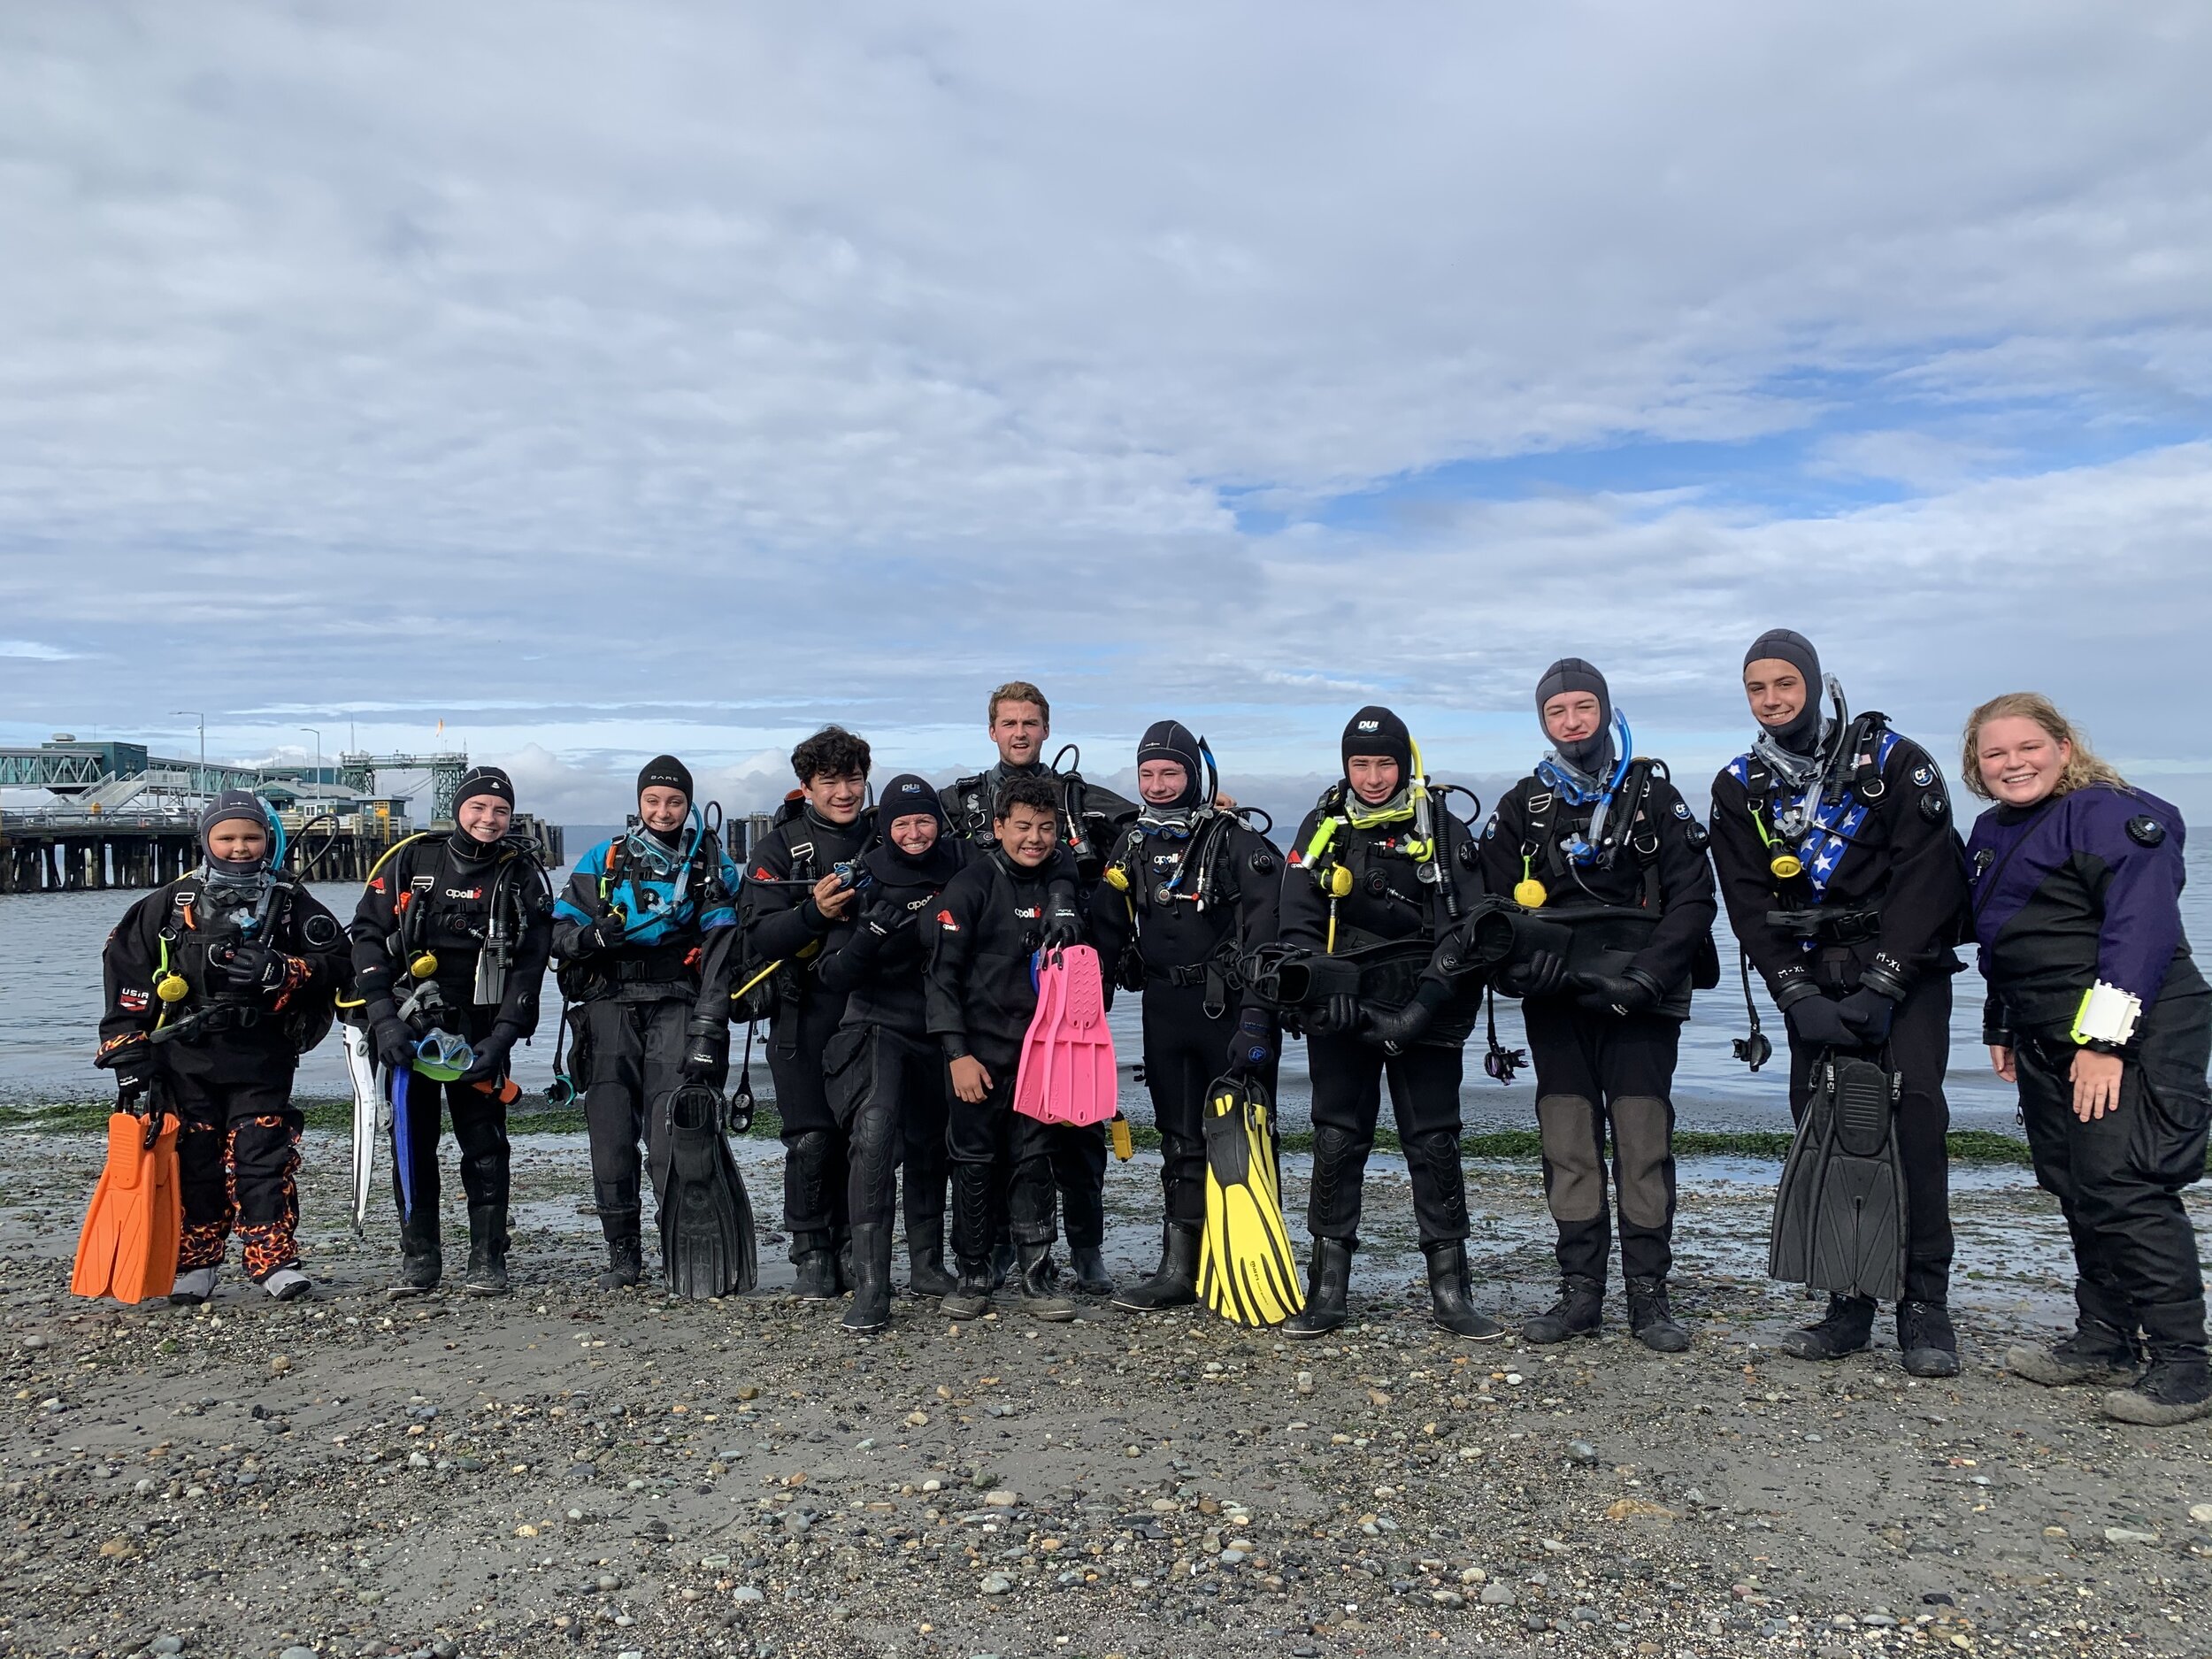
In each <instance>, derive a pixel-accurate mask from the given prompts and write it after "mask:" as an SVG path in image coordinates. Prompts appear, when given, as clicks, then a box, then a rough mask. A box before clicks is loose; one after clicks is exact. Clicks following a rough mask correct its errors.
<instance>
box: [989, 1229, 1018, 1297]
mask: <svg viewBox="0 0 2212 1659" xmlns="http://www.w3.org/2000/svg"><path fill="white" fill-rule="evenodd" d="M1013 1276H1014V1238H1013V1235H1012V1234H1011V1233H1000V1234H999V1235H998V1237H997V1238H996V1239H995V1240H993V1241H992V1244H991V1288H992V1289H993V1290H1003V1289H1005V1288H1006V1281H1007V1280H1008V1279H1011V1278H1012V1277H1013Z"/></svg>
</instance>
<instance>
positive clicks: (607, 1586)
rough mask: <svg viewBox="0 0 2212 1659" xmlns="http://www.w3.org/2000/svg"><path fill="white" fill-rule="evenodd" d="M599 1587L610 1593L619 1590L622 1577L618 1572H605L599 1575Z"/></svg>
mask: <svg viewBox="0 0 2212 1659" xmlns="http://www.w3.org/2000/svg"><path fill="white" fill-rule="evenodd" d="M599 1587H600V1588H601V1589H602V1590H603V1591H606V1592H608V1593H609V1594H612V1593H613V1592H614V1591H617V1590H619V1589H620V1588H621V1587H622V1579H621V1578H620V1576H619V1575H618V1574H615V1573H611V1572H603V1573H601V1574H600V1575H599Z"/></svg>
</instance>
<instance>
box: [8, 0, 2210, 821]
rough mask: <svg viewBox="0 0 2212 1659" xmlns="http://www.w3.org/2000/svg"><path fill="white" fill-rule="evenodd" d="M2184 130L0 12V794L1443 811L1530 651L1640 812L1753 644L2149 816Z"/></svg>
mask: <svg viewBox="0 0 2212 1659" xmlns="http://www.w3.org/2000/svg"><path fill="white" fill-rule="evenodd" d="M2208 82H2212V11H2208V9H2207V8H2206V7H2205V6H2203V5H2202V4H2200V0H2194V3H2192V0H2182V3H2178V4H2150V3H2146V4H2139V5H2133V6H2130V7H2126V8H2120V9H2114V8H2108V7H2101V6H2091V5H2086V4H2076V5H2066V6H2061V5H2048V4H2033V3H2032V0H2004V4H1964V3H1962V4H1952V5H1945V6H1940V7H1930V6H1924V5H1901V4H1900V5H1881V4H1871V5H1863V6H1853V7H1847V8H1839V7H1814V6H1750V5H1744V4H1735V5H1717V4H1695V3H1694V0H1685V4H1675V5H1670V6H1664V7H1654V6H1645V5H1628V4H1619V5H1576V4H1558V5H1548V6H1543V7H1538V8H1522V9H1510V8H1503V7H1481V8H1476V7H1469V6H1463V5H1435V6H1422V5H1411V4H1409V5H1403V6H1394V7H1391V8H1388V9H1387V10H1386V12H1378V11H1375V10H1373V9H1371V8H1344V7H1323V6H1318V5H1313V6H1306V5H1297V4H1289V5H1286V4H1280V3H1279V0H1271V3H1270V4H1253V5H1234V4H1196V5H1187V6H1174V7H1168V6H1153V7H1128V6H1113V7H1091V8H1085V7H1080V6H1036V5H1029V4H1021V5H1016V4H1004V5H995V4H979V3H978V0H962V4H958V5H949V4H948V5H941V6H937V7H933V8H926V7H910V8H902V7H898V6H879V7H871V8H865V9H861V10H845V9H840V8H821V7H777V8H768V7H753V8H744V9H739V8H732V7H726V6H713V5H704V4H701V5H687V4H649V3H634V4H621V5H615V4H598V5H590V6H582V5H564V4H549V3H547V0H533V4H529V5H527V6H525V5H522V4H509V5H475V6H454V5H451V4H384V5H380V6H376V7H373V8H366V7H353V6H344V5H339V4H292V5H276V4H268V5H261V4H256V5H247V4H235V5H228V6H226V5H220V4H199V5H189V6H183V5H171V4H153V3H151V0H148V3H147V4H138V5H128V4H91V3H89V0H87V3H82V4H71V5H67V6H19V7H11V8H8V9H6V11H5V12H0V225H4V226H5V227H7V246H8V253H7V256H6V257H5V258H4V259H0V552H4V558H5V565H4V568H5V571H6V574H7V579H8V580H7V595H6V609H5V612H4V619H0V741H37V740H38V739H40V738H42V737H44V736H46V735H47V734H49V733H50V732H52V731H54V730H56V729H68V730H72V731H74V732H76V733H79V734H80V735H91V734H92V733H93V731H94V730H97V731H99V732H100V733H103V734H105V735H110V736H139V737H151V738H152V739H154V741H156V743H157V746H158V747H163V748H166V749H169V750H170V751H171V752H176V753H188V752H190V750H191V748H192V746H193V745H194V744H195V743H196V741H197V740H196V735H195V734H194V733H193V731H192V729H191V727H192V722H191V721H190V720H189V719H187V718H178V717H176V716H174V715H173V714H171V713H170V712H169V711H170V710H174V709H177V708H180V707H189V708H193V709H196V710H205V711H206V713H207V721H208V745H209V749H210V752H211V754H216V755H221V756H225V757H271V756H275V755H279V754H283V753H288V754H289V755H291V756H292V757H299V756H301V755H302V754H303V753H305V752H307V751H311V749H313V747H314V745H315V742H316V740H315V739H314V738H313V737H311V736H308V735H306V734H304V733H303V732H302V731H301V730H300V728H302V727H303V726H318V727H319V728H321V731H322V734H323V736H322V742H323V744H324V746H325V748H326V750H333V751H334V750H335V749H337V748H338V747H339V746H340V745H341V744H342V742H343V741H346V736H347V733H349V732H352V733H356V734H357V737H358V740H359V741H361V742H362V743H363V744H364V746H370V745H373V746H375V747H378V748H396V747H407V748H422V747H426V746H428V745H430V744H432V743H433V741H434V733H435V731H436V726H437V722H439V721H440V720H442V721H443V722H444V729H445V735H446V737H447V738H448V739H449V740H455V741H458V742H460V743H463V744H465V746H466V747H467V748H468V749H470V751H471V752H472V754H473V755H475V756H477V757H480V758H501V759H509V760H511V761H513V762H515V763H516V764H517V765H518V770H519V771H520V772H521V773H522V775H523V776H524V778H525V780H526V787H528V788H530V789H532V790H533V791H534V792H535V797H536V800H537V802H538V803H540V804H545V805H549V806H550V807H551V809H552V810H553V811H554V812H555V813H556V815H558V816H565V817H566V818H570V819H571V820H572V821H605V820H606V819H607V818H611V817H612V816H614V815H615V814H616V813H618V811H619V810H620V808H621V802H622V797H623V795H624V794H625V793H626V780H627V777H628V775H629V773H630V772H631V771H632V770H633V769H634V766H635V764H636V762H637V761H638V760H639V759H640V758H641V757H643V756H644V755H646V754H649V753H650V752H652V751H654V750H656V749H662V748H673V749H677V750H678V751H679V752H680V753H683V754H685V755H687V757H691V758H692V759H693V760H694V761H695V763H697V764H699V766H700V768H701V770H702V772H705V773H707V774H708V775H710V777H711V778H712V779H713V780H715V783H716V787H718V789H720V790H721V791H722V792H724V793H725V794H726V795H727V796H728V797H729V798H731V799H732V801H733V803H740V802H741V801H742V800H743V799H744V798H745V797H747V796H748V795H751V796H754V797H757V796H758V795H761V794H762V793H764V792H765V791H766V790H767V789H768V788H769V787H770V785H769V781H768V780H769V779H770V778H771V777H772V768H773V765H774V763H775V757H776V756H777V754H778V752H779V751H780V750H783V749H787V748H788V746H789V745H790V743H791V742H792V741H795V739H796V738H797V737H798V736H800V735H803V733H805V732H807V731H809V730H810V729H812V728H813V727H814V726H817V725H818V724H819V723H821V722H822V721H824V720H827V719H832V718H836V719H841V720H844V721H846V722H848V723H849V724H852V725H854V726H857V727H858V728H860V729H861V730H863V731H864V732H865V733H867V734H869V735H870V736H871V737H872V739H874V740H875V741H876V743H877V747H878V753H879V762H880V763H886V764H891V765H914V766H918V767H919V768H921V769H924V770H927V771H931V772H937V773H940V774H947V773H949V772H952V771H954V770H956V769H961V768H963V767H964V766H966V765H969V764H973V763H975V762H977V761H979V760H980V759H981V758H983V757H984V755H985V753H986V750H985V747H984V744H983V741H982V737H981V730H980V727H981V718H982V699H983V695H984V693H985V692H986V690H987V688H988V687H989V686H990V685H992V684H993V683H994V682H995V681H996V680H1000V679H1002V678H1006V677H1009V676H1011V675H1014V674H1022V675H1025V676H1027V677H1031V678H1034V679H1037V680H1041V681H1042V682H1043V683H1044V684H1045V686H1046V687H1047V689H1048V691H1049V692H1050V693H1051V694H1052V695H1053V696H1054V701H1055V704H1056V710H1055V712H1056V734H1057V735H1061V736H1065V737H1070V738H1073V739H1076V740H1079V741H1080V742H1081V743H1082V745H1083V749H1084V754H1085V757H1086V764H1087V768H1088V769H1090V770H1092V771H1094V772H1112V771H1114V770H1116V769H1118V768H1119V767H1121V766H1122V765H1125V764H1126V762H1127V759H1128V751H1129V749H1130V747H1131V745H1132V742H1133V737H1134V734H1135V733H1136V732H1137V731H1139V730H1140V729H1141V727H1142V726H1144V724H1145V723H1146V722H1147V721H1148V720H1150V719H1151V718H1156V716H1158V715H1161V714H1164V713H1172V714H1177V715H1179V716H1181V717H1182V718H1186V719H1187V720H1189V721H1190V722H1191V723H1192V724H1193V725H1194V726H1199V727H1201V728H1202V729H1203V730H1205V731H1207V732H1208V733H1210V735H1211V736H1212V737H1213V739H1214V741H1215V745H1216V748H1217V750H1218V751H1219V752H1220V753H1221V755H1222V757H1223V758H1224V762H1225V765H1226V767H1227V769H1228V771H1229V772H1230V774H1231V778H1232V781H1234V780H1235V779H1236V778H1237V777H1239V776H1240V775H1241V776H1248V777H1253V778H1262V777H1263V778H1266V779H1270V780H1291V779H1294V778H1299V777H1302V775H1304V774H1308V773H1318V772H1324V771H1325V770H1326V769H1327V768H1328V767H1329V766H1330V765H1331V764H1333V755H1334V750H1335V741H1336V733H1337V731H1338V729H1339V728H1340V726H1341V724H1342V722H1343V719H1344V718H1345V716H1346V714H1347V713H1348V711H1349V710H1351V709H1352V708H1353V707H1355V706H1356V705H1357V704H1359V703H1363V702H1366V701H1370V700H1379V701H1386V702H1388V703H1391V704H1393V705H1394V706H1395V707H1396V708H1398V709H1399V710H1401V711H1402V712H1403V713H1404V714H1405V715H1406V716H1407V718H1409V720H1410V721H1411V722H1412V723H1413V724H1414V726H1415V729H1416V731H1417V733H1421V734H1425V739H1426V747H1427V748H1428V749H1429V752H1430V758H1431V760H1432V764H1434V766H1435V767H1436V769H1437V770H1439V771H1440V772H1445V773H1447V774H1453V775H1471V774H1495V773H1500V772H1510V771H1514V770H1517V769H1522V768H1525V765H1526V764H1527V763H1528V762H1529V761H1530V760H1532V758H1533V756H1534V753H1535V751H1536V749H1537V748H1538V747H1539V746H1538V744H1537V742H1536V741H1535V733H1534V729H1533V726H1532V721H1531V717H1530V715H1529V712H1528V695H1529V690H1530V688H1531V687H1532V683H1533V680H1534V677H1535V675H1536V674H1537V673H1538V672H1540V669H1541V668H1542V667H1543V665H1544V664H1546V663H1547V662H1548V661H1549V660H1551V659H1552V658H1553V657H1556V656H1559V655H1562V654H1564V653H1575V654H1579V655H1584V656H1587V657H1593V658H1594V659H1596V660H1598V661H1599V662H1600V663H1601V664H1604V665H1605V666H1606V667H1607V668H1608V669H1609V671H1610V672H1611V675H1612V678H1613V682H1614V685H1615V687H1616V690H1617V695H1618V698H1619V700H1620V702H1621V703H1622V704H1623V705H1624V707H1625V708H1626V709H1627V710H1629V712H1630V715H1631V717H1632V719H1634V720H1635V722H1636V728H1637V735H1638V739H1639V746H1640V748H1642V749H1646V750H1648V751H1653V752H1657V753H1661V754H1663V755H1666V756H1668V757H1671V759H1672V760H1673V762H1674V763H1675V765H1676V769H1677V771H1678V772H1681V773H1683V774H1685V775H1686V777H1695V776H1698V775H1709V769H1710V767H1711V766H1713V765H1714V764H1717V763H1718V762H1719V761H1721V760H1723V759H1724V758H1725V757H1727V756H1728V755H1729V754H1731V753H1732V752H1734V750H1735V749H1737V748H1739V747H1740V733H1741V730H1742V728H1743V727H1744V726H1745V722H1746V717H1745V715H1744V713H1743V709H1742V703H1741V698H1740V693H1739V692H1738V691H1737V690H1736V688H1735V687H1734V676H1735V672H1736V668H1737V664H1738V662H1739V660H1740V655H1741V651H1742V648H1743V646H1744V644H1745V643H1746V642H1747V641H1748V640H1749V639H1750V638H1751V637H1752V636H1753V635H1755V634H1756V633H1758V632H1759V631H1760V630H1761V629H1763V628H1764V627H1766V626H1771V625H1775V624H1786V625H1789V626H1796V627H1799V628H1801V629H1803V630H1804V631H1805V632H1807V633H1808V634H1811V635H1812V636H1813V637H1814V638H1815V639H1816V641H1817V642H1818V643H1819V644H1820V646H1821V648H1822V649H1823V652H1824V656H1825V657H1826V658H1827V661H1828V664H1829V665H1830V666H1831V667H1832V669H1834V670H1835V671H1837V672H1839V673H1840V674H1841V675H1842V677H1843V679H1844V680H1845V683H1846V687H1847V690H1848V691H1849V692H1850V694H1851V695H1852V698H1853V701H1854V703H1856V704H1861V705H1866V706H1874V707H1880V708H1883V709H1886V710H1888V711H1889V712H1890V714H1891V715H1892V716H1893V718H1895V719H1896V720H1897V722H1898V723H1899V724H1900V725H1901V726H1903V727H1905V728H1906V729H1908V730H1909V731H1912V732H1915V733H1920V734H1924V736H1925V737H1926V738H1927V740H1928V741H1930V743H1931V746H1932V747H1933V748H1935V749H1937V750H1938V752H1939V754H1941V755H1943V756H1945V757H1948V756H1949V755H1950V754H1951V752H1952V751H1953V749H1955V742H1956V733H1957V730H1958V726H1959V723H1960V720H1961V718H1962V715H1963V714H1964V712H1965V711H1966V710H1967V709H1968V708H1969V707H1970V705H1971V703H1973V702H1974V701H1975V700H1977V699H1978V698H1980V697H1982V696H1985V695H1990V694H1992V693H1994V692H1997V691H2000V690H2006V689H2012V688H2016V687H2022V686H2034V687H2041V688H2044V689H2047V690H2048V691H2050V692H2052V693H2053V694H2055V695H2057V696H2058V697H2059V698H2060V699H2061V701H2062V703H2065V704H2066V705H2067V706H2068V707H2069V708H2070V709H2071V710H2075V711H2077V712H2078V714H2079V715H2080V716H2082V717H2083V718H2085V720H2086V721H2087V722H2088V724H2089V725H2090V726H2091V728H2092V729H2093V732H2094V733H2095V734H2096V735H2097V737H2098V739H2099V740H2100V742H2101V747H2103V748H2104V749H2106V750H2108V752H2110V753H2112V754H2114V755H2115V756H2116V757H2118V758H2120V759H2121V760H2122V761H2123V762H2124V764H2127V765H2128V766H2129V767H2130V769H2131V771H2133V772H2137V773H2139V774H2140V775H2141V777H2142V779H2143V780H2144V781H2146V782H2147V783H2149V784H2151V785H2152V786H2153V787H2161V786H2162V787H2165V788H2166V789H2167V790H2168V791H2169V792H2170V793H2173V794H2175V795H2178V796H2180V797H2181V798H2183V799H2184V800H2185V802H2188V803H2191V804H2192V806H2193V810H2202V811H2207V812H2212V729H2208V726H2207V722H2206V720H2205V718H2204V715H2203V706H2204V691H2203V686H2204V664H2203V658H2204V657H2205V655H2206V651H2207V647H2206V641H2207V639H2208V625H2212V565H2208V554H2212V406H2208V396H2212V101H2208V100H2207V98H2206V97H2205V96H2204V88H2205V86H2206V85H2207V84H2208ZM750 772H758V773H760V776H759V777H757V778H755V779H753V780H750V781H748V780H747V777H746V774H748V773H750Z"/></svg>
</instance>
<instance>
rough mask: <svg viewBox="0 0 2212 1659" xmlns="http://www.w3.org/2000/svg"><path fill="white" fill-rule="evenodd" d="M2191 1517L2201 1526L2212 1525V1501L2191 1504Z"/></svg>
mask: <svg viewBox="0 0 2212 1659" xmlns="http://www.w3.org/2000/svg"><path fill="white" fill-rule="evenodd" d="M2189 1518H2190V1519H2191V1520H2193V1521H2194V1522H2195V1523H2196V1524H2197V1525H2199V1526H2212V1503H2193V1504H2191V1505H2190V1506H2189Z"/></svg>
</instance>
